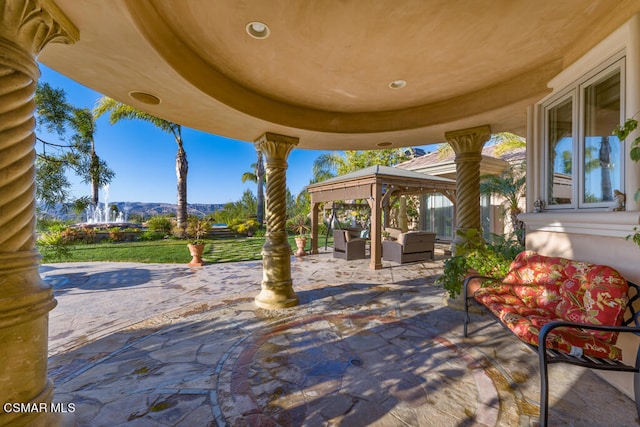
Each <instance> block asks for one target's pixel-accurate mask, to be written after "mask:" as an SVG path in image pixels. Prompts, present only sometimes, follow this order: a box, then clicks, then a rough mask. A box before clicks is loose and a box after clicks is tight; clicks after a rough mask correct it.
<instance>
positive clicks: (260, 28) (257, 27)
mask: <svg viewBox="0 0 640 427" xmlns="http://www.w3.org/2000/svg"><path fill="white" fill-rule="evenodd" d="M246 30H247V34H249V35H250V36H251V37H253V38H254V39H266V38H267V37H269V27H267V24H265V23H263V22H260V21H254V22H249V23H248V24H247V27H246Z"/></svg>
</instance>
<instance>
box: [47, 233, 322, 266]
mask: <svg viewBox="0 0 640 427" xmlns="http://www.w3.org/2000/svg"><path fill="white" fill-rule="evenodd" d="M264 242H265V238H264V237H240V238H235V239H214V240H206V246H205V249H204V254H203V260H204V261H205V262H207V263H216V262H237V261H252V260H260V259H262V255H261V251H262V246H263V245H264ZM289 244H290V245H291V246H292V248H293V249H292V250H293V251H295V248H296V244H295V241H294V236H289ZM320 244H322V245H324V237H321V238H320ZM309 245H310V243H309V242H307V249H309ZM88 261H109V262H146V263H176V264H183V263H184V264H186V263H188V262H189V261H191V255H189V249H188V248H187V242H186V241H183V240H157V241H151V242H118V243H94V244H77V245H72V246H71V256H70V257H69V258H67V259H63V260H57V259H54V258H52V257H50V256H46V255H45V256H43V259H42V263H44V264H47V263H55V262H88Z"/></svg>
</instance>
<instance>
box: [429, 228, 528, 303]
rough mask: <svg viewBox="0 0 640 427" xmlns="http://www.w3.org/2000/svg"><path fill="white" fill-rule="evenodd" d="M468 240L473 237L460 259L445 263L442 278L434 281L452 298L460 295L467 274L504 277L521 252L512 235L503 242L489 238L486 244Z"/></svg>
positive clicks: (457, 257) (450, 259) (499, 239)
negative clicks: (474, 273) (473, 272)
mask: <svg viewBox="0 0 640 427" xmlns="http://www.w3.org/2000/svg"><path fill="white" fill-rule="evenodd" d="M469 237H472V236H467V238H468V239H467V240H466V243H465V245H461V247H460V248H459V249H460V254H459V255H455V256H453V257H451V258H449V259H447V260H445V261H444V270H443V273H442V276H440V277H439V278H438V279H437V280H436V283H439V284H442V285H443V287H444V289H446V290H447V291H449V296H450V297H451V298H455V297H456V296H457V295H459V294H460V291H461V290H462V282H463V281H464V278H465V276H466V275H467V274H469V272H470V271H475V272H477V273H478V274H480V275H483V276H492V277H504V276H505V275H506V274H507V273H508V272H509V266H510V265H511V262H512V261H513V259H514V258H515V257H516V255H517V254H518V253H520V252H521V251H522V250H524V247H523V246H522V245H520V244H519V243H518V241H517V237H516V236H515V235H513V234H512V235H510V236H509V237H506V238H505V237H502V236H498V235H492V238H491V240H490V242H489V243H487V242H485V241H484V240H482V239H480V240H475V239H473V238H469Z"/></svg>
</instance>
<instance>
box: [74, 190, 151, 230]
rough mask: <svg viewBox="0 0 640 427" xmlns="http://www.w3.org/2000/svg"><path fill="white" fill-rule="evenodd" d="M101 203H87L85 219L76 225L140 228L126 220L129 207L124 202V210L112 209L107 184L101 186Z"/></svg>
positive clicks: (138, 225)
mask: <svg viewBox="0 0 640 427" xmlns="http://www.w3.org/2000/svg"><path fill="white" fill-rule="evenodd" d="M102 200H103V202H102V203H98V205H97V206H94V205H89V206H87V209H86V210H85V214H86V221H85V222H83V223H80V224H77V226H78V227H90V228H112V227H120V228H140V224H133V223H130V222H128V216H129V211H130V210H131V208H130V207H129V206H127V205H126V204H125V207H124V212H122V211H120V212H117V210H112V208H111V207H112V205H110V204H109V184H107V185H105V186H104V187H102ZM116 212H117V213H116Z"/></svg>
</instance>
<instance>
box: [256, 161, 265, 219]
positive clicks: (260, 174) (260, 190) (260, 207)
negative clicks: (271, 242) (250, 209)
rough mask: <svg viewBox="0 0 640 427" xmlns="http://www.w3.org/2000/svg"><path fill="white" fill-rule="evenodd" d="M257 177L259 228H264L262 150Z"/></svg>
mask: <svg viewBox="0 0 640 427" xmlns="http://www.w3.org/2000/svg"><path fill="white" fill-rule="evenodd" d="M256 175H257V178H258V182H257V184H258V190H257V191H258V212H257V213H256V217H257V220H258V224H259V227H260V228H262V224H263V222H264V163H263V161H262V152H261V151H260V150H258V163H257V167H256Z"/></svg>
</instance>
